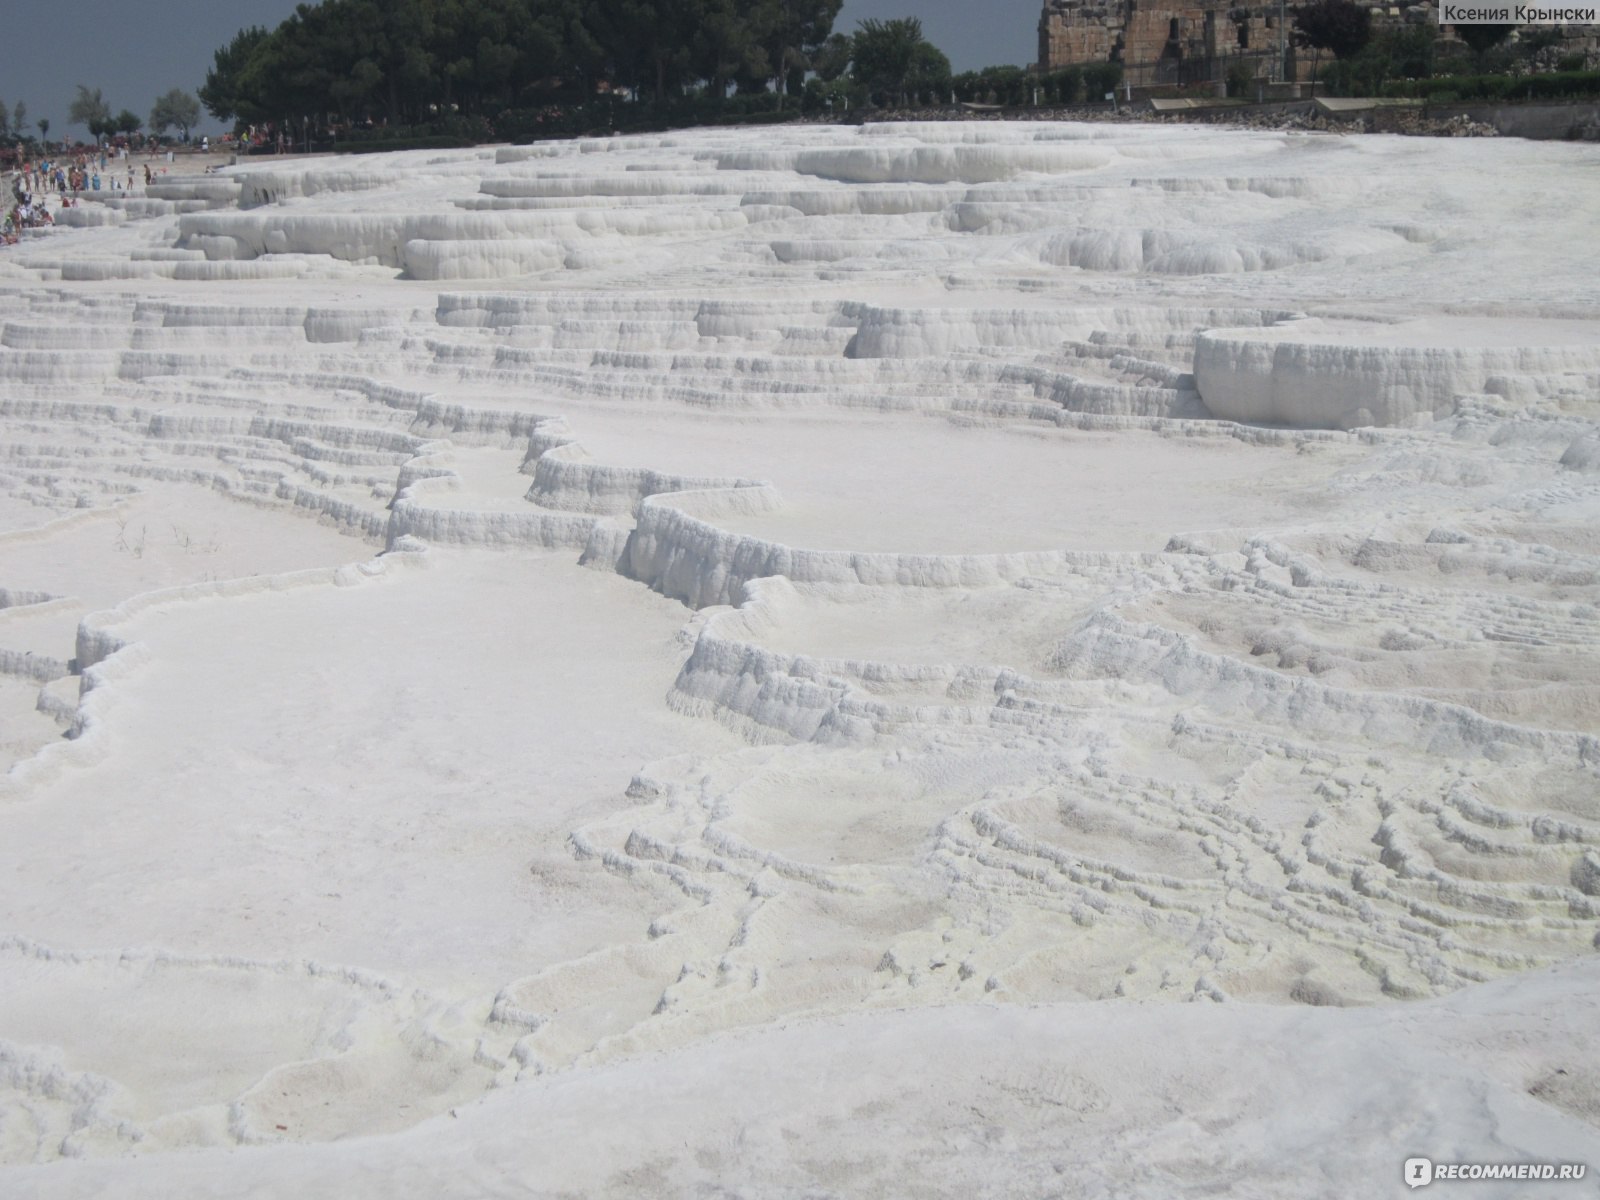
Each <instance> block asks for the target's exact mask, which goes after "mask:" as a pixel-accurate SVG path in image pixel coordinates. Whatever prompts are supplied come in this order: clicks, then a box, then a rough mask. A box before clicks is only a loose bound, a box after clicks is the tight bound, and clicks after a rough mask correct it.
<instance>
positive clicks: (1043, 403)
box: [0, 123, 1600, 1200]
mask: <svg viewBox="0 0 1600 1200" xmlns="http://www.w3.org/2000/svg"><path fill="white" fill-rule="evenodd" d="M1597 181H1600V148H1596V147H1594V146H1581V145H1563V144H1552V143H1543V144H1538V143H1526V142H1519V141H1515V140H1513V139H1498V140H1492V141H1471V142H1462V141H1454V140H1441V141H1432V140H1404V139H1399V138H1385V137H1369V138H1343V137H1334V136H1320V135H1305V134H1293V133H1289V134H1284V133H1259V132H1241V131H1228V130H1223V129H1210V128H1206V129H1200V128H1188V127H1169V126H1115V125H1095V126H1075V125H1065V124H1049V123H1028V124H1005V123H983V124H942V125H886V126H870V125H869V126H864V127H859V128H853V129H844V128H823V127H804V128H801V127H796V128H785V129H766V130H759V131H758V130H738V129H732V130H717V131H696V132H684V133H675V134H670V135H661V136H651V137H627V138H623V137H618V138H610V139H602V140H596V141H586V142H564V143H550V144H541V145H534V146H526V147H514V148H501V149H492V148H491V149H482V150H474V151H458V152H450V153H439V154H428V153H416V154H408V155H390V156H372V157H364V158H340V159H331V158H330V159H304V160H280V161H266V162H256V161H252V162H246V163H243V164H240V165H238V166H236V167H232V168H228V169H224V170H222V171H220V172H217V173H214V174H200V173H198V172H197V173H195V174H192V175H186V174H184V173H182V171H176V172H175V173H174V174H172V175H169V176H167V177H165V179H164V180H162V181H161V182H159V183H157V184H156V185H154V186H153V187H152V189H151V192H150V194H149V195H148V196H140V197H122V196H120V195H108V196H107V197H106V198H103V199H101V200H100V201H99V203H90V204H86V205H85V206H83V207H81V208H78V209H75V210H68V211H67V213H66V214H64V218H65V219H69V220H71V221H72V222H73V225H74V226H76V227H73V228H57V229H56V230H55V231H53V232H51V233H49V234H47V235H43V236H38V237H33V238H28V239H25V240H24V241H23V242H22V243H21V244H20V245H18V246H14V247H10V248H7V249H6V250H4V252H3V257H0V672H3V673H0V704H3V709H0V713H3V722H0V769H3V770H4V771H5V772H6V773H5V774H4V778H3V781H0V1164H3V1165H0V1193H4V1194H5V1195H8V1196H30V1197H35V1196H36V1197H100V1196H116V1197H119V1198H132V1197H161V1198H163V1200H169V1198H172V1197H216V1196H223V1195H230V1196H231V1195H250V1196H274V1197H276V1196H294V1197H296V1198H297V1200H300V1198H305V1200H310V1198H315V1197H330V1198H331V1197H339V1198H341V1200H345V1198H349V1197H360V1196H373V1197H397V1196H417V1197H429V1198H433V1197H449V1196H463V1197H479V1196H487V1195H504V1196H523V1195H529V1196H544V1195H550V1196H554V1195H615V1196H650V1197H656V1196H672V1195H741V1196H752V1197H767V1196H782V1197H801V1196H807V1197H811V1196H828V1195H852V1196H880V1195H897V1196H919V1197H920V1196H951V1197H969V1196H978V1195H995V1196H999V1195H1039V1196H1044V1195H1062V1196H1119V1197H1128V1196H1134V1197H1151V1198H1161V1197H1172V1196H1178V1195H1185V1194H1191V1193H1193V1194H1200V1193H1205V1194H1232V1195H1240V1196H1263V1197H1265V1196H1278V1197H1281V1196H1298V1197H1316V1196H1329V1197H1334V1196H1338V1197H1346V1196H1356V1195H1362V1196H1381V1195H1391V1194H1394V1195H1404V1194H1408V1193H1406V1192H1405V1190H1404V1188H1403V1185H1402V1182H1401V1166H1402V1163H1403V1162H1404V1161H1405V1160H1406V1159H1408V1158H1411V1157H1416V1156H1425V1157H1428V1158H1431V1159H1433V1160H1435V1161H1436V1162H1441V1163H1451V1162H1465V1163H1471V1162H1508V1163H1554V1164H1562V1163H1566V1164H1571V1163H1588V1164H1593V1169H1595V1170H1600V956H1597V955H1596V953H1595V949H1596V937H1597V932H1600V275H1597V271H1596V267H1597V262H1600V257H1597V253H1596V241H1595V236H1596V230H1597V228H1600V202H1597V200H1596V195H1597V192H1596V183H1597ZM1444 1186H1445V1187H1446V1188H1448V1187H1450V1186H1453V1185H1450V1184H1448V1183H1446V1184H1444ZM1528 1186H1529V1185H1528V1184H1526V1183H1507V1182H1480V1183H1476V1184H1473V1185H1471V1187H1472V1189H1473V1195H1474V1196H1475V1197H1478V1198H1480V1200H1482V1198H1485V1197H1491V1196H1508V1195H1525V1194H1528V1192H1527V1191H1526V1190H1521V1191H1519V1190H1518V1189H1526V1188H1528ZM1539 1187H1540V1189H1541V1190H1540V1191H1539V1194H1540V1195H1547V1194H1548V1195H1551V1196H1558V1195H1568V1194H1580V1193H1581V1194H1585V1195H1593V1187H1594V1177H1593V1175H1592V1174H1591V1176H1590V1177H1589V1179H1588V1180H1587V1181H1586V1182H1584V1183H1582V1184H1578V1185H1576V1186H1574V1185H1570V1184H1569V1185H1562V1184H1560V1183H1559V1182H1553V1183H1549V1184H1541V1185H1539ZM1584 1189H1587V1190H1584ZM1436 1190H1437V1187H1436ZM1452 1194H1453V1193H1452Z"/></svg>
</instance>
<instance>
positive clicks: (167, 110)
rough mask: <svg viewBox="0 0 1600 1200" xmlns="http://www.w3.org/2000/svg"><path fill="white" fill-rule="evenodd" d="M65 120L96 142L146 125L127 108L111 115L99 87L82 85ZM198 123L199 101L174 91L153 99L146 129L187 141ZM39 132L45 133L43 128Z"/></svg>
mask: <svg viewBox="0 0 1600 1200" xmlns="http://www.w3.org/2000/svg"><path fill="white" fill-rule="evenodd" d="M67 119H68V120H69V121H70V122H71V123H72V124H74V125H82V126H83V127H84V128H85V129H87V130H88V131H89V132H90V133H91V134H93V135H94V138H95V140H96V141H99V140H101V139H103V138H108V137H113V136H115V135H116V134H119V133H121V134H130V133H135V132H137V131H138V129H139V127H140V126H141V125H144V124H145V122H143V121H141V120H140V119H139V116H138V114H137V113H135V112H132V111H130V110H129V109H126V108H125V109H123V110H122V111H121V112H119V113H115V114H113V113H112V111H111V105H110V104H108V103H107V102H106V97H105V93H104V92H102V91H101V90H100V89H99V88H95V89H94V90H92V91H91V90H90V89H89V88H87V87H85V86H84V85H83V84H81V83H80V84H79V85H78V94H77V96H75V97H74V98H73V101H72V105H71V107H70V108H68V110H67ZM199 120H200V102H199V101H198V100H196V99H195V98H194V97H193V96H191V95H190V94H189V93H188V92H186V91H184V90H183V89H182V88H173V89H172V90H171V91H169V92H167V93H166V95H164V96H161V97H160V98H159V99H157V100H156V102H155V106H154V107H153V108H152V109H151V110H150V120H149V127H150V131H151V132H152V133H155V134H157V135H160V134H164V133H166V131H167V130H169V129H176V130H177V131H178V134H179V136H180V137H182V138H183V140H184V141H188V140H189V131H190V130H191V129H193V128H194V126H195V124H196V122H198V121H199ZM40 125H41V126H45V127H46V128H48V126H47V124H46V122H43V121H41V122H40ZM40 132H41V133H43V132H45V129H41V131H40Z"/></svg>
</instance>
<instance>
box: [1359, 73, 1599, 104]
mask: <svg viewBox="0 0 1600 1200" xmlns="http://www.w3.org/2000/svg"><path fill="white" fill-rule="evenodd" d="M1383 94H1384V95H1385V96H1397V97H1403V98H1407V99H1421V100H1428V101H1431V102H1432V103H1434V104H1449V103H1454V102H1457V101H1471V100H1575V99H1585V98H1589V97H1600V71H1556V72H1552V73H1550V74H1547V75H1439V76H1436V77H1434V78H1433V79H1407V80H1398V81H1396V82H1393V83H1388V84H1385V85H1384V88H1383Z"/></svg>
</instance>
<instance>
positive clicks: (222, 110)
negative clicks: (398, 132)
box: [199, 0, 842, 125]
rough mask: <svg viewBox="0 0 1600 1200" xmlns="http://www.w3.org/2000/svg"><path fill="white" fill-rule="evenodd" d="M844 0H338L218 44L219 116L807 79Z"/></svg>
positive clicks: (359, 111) (443, 108)
mask: <svg viewBox="0 0 1600 1200" xmlns="http://www.w3.org/2000/svg"><path fill="white" fill-rule="evenodd" d="M841 2H842V0H323V3H320V4H301V5H300V6H299V7H298V8H297V9H296V10H295V12H294V14H293V15H292V16H290V17H289V19H288V20H286V21H284V22H283V23H282V24H281V25H279V26H278V27H277V28H276V29H272V30H267V29H264V28H261V27H259V26H257V27H253V28H250V29H245V30H242V31H241V32H240V33H239V34H238V35H236V36H235V37H234V38H233V40H232V41H230V42H229V43H228V44H227V45H226V46H223V47H221V48H220V49H218V50H217V52H216V54H215V56H214V61H213V65H212V67H211V69H210V70H209V71H208V72H207V73H206V80H205V84H204V85H203V86H202V87H201V88H200V93H199V94H200V100H201V102H202V103H204V105H205V106H206V108H207V109H208V110H209V111H210V112H211V114H212V115H213V116H214V117H216V118H217V119H219V120H223V121H234V122H248V123H259V122H266V121H275V120H276V121H282V120H285V119H295V120H304V119H306V118H307V117H318V118H320V117H331V118H336V119H338V118H342V119H344V120H346V121H363V120H367V119H371V120H374V121H385V122H388V123H389V124H392V125H423V124H427V123H429V122H436V121H439V120H440V119H442V118H445V117H449V116H459V117H490V118H492V117H493V116H495V115H496V114H498V113H501V112H503V111H506V110H514V109H519V108H527V107H529V106H533V105H538V104H544V103H547V102H550V101H552V100H556V99H561V98H570V99H576V100H580V101H581V100H583V99H585V98H587V97H591V96H594V95H595V94H596V93H597V92H599V91H600V90H601V85H602V83H604V84H607V85H609V86H610V88H612V89H627V90H633V91H636V92H637V94H638V95H639V96H640V97H642V98H648V99H654V100H656V101H658V102H659V101H664V100H667V99H670V98H672V97H675V96H680V95H683V94H684V93H685V92H686V91H687V90H689V89H691V88H695V87H699V86H702V85H703V86H704V87H705V88H706V89H707V90H708V91H709V92H710V93H711V94H712V95H716V96H721V95H724V94H725V93H726V92H727V90H728V89H729V88H730V87H734V88H737V89H738V91H740V92H766V91H768V90H769V89H770V90H772V91H776V92H777V93H779V94H784V93H790V94H792V93H794V92H796V91H798V90H799V88H800V84H801V82H802V81H803V80H804V77H805V73H806V72H807V70H808V69H809V68H810V66H811V58H812V56H813V55H815V54H816V53H817V52H818V51H819V49H820V48H821V47H822V45H823V43H824V42H825V41H826V40H827V38H828V35H829V33H830V32H831V31H832V27H833V19H834V17H835V16H836V15H837V14H838V11H839V7H840V4H841Z"/></svg>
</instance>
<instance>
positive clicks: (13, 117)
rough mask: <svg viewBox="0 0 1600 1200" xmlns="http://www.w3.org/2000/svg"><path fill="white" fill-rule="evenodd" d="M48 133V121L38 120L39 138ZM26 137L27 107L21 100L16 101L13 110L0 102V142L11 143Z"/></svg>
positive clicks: (2, 101) (3, 102)
mask: <svg viewBox="0 0 1600 1200" xmlns="http://www.w3.org/2000/svg"><path fill="white" fill-rule="evenodd" d="M49 132H50V121H49V119H48V118H46V117H40V118H39V136H40V137H44V136H45V135H46V134H48V133H49ZM27 136H28V106H27V105H26V104H25V103H23V102H22V101H21V100H18V101H17V104H16V107H15V108H7V107H6V102H5V101H4V100H0V141H12V140H14V139H17V138H24V137H27Z"/></svg>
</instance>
